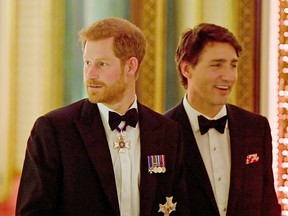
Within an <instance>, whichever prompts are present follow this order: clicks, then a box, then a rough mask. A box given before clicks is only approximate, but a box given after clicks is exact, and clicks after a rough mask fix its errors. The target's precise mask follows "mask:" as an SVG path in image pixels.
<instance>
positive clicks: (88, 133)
mask: <svg viewBox="0 0 288 216" xmlns="http://www.w3.org/2000/svg"><path fill="white" fill-rule="evenodd" d="M75 124H76V126H77V128H78V130H79V133H80V135H81V137H82V139H83V142H84V143H85V146H86V149H87V152H88V155H89V157H90V160H91V161H92V164H93V166H94V168H95V170H96V172H97V174H98V177H99V179H100V181H101V184H102V187H103V189H104V192H105V194H106V195H107V197H108V199H109V201H110V203H111V206H112V207H113V209H114V211H115V215H119V204H118V197H117V190H116V184H115V178H114V171H113V165H112V160H111V155H110V150H109V147H108V143H107V139H106V136H105V130H104V127H103V124H102V120H101V117H100V113H99V110H98V106H97V105H96V104H91V103H90V102H88V101H85V103H84V105H83V109H82V115H81V119H80V121H78V120H75Z"/></svg>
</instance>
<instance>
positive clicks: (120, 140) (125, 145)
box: [114, 131, 130, 153]
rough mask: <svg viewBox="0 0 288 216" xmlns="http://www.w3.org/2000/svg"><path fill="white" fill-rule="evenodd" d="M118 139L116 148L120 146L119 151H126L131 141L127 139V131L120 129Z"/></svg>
mask: <svg viewBox="0 0 288 216" xmlns="http://www.w3.org/2000/svg"><path fill="white" fill-rule="evenodd" d="M117 138H118V141H114V149H117V148H119V151H118V152H119V153H124V152H125V151H124V148H127V149H129V148H130V145H129V143H130V142H129V141H125V133H124V132H123V131H120V133H119V135H118V136H117Z"/></svg>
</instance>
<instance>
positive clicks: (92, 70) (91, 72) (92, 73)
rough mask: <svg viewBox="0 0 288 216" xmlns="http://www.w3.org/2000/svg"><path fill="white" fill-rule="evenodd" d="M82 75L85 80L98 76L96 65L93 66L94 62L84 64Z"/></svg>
mask: <svg viewBox="0 0 288 216" xmlns="http://www.w3.org/2000/svg"><path fill="white" fill-rule="evenodd" d="M84 77H85V80H89V79H98V78H99V74H98V71H97V67H96V66H95V64H91V65H90V66H89V67H88V66H86V67H85V66H84Z"/></svg>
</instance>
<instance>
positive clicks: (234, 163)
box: [227, 105, 249, 215]
mask: <svg viewBox="0 0 288 216" xmlns="http://www.w3.org/2000/svg"><path fill="white" fill-rule="evenodd" d="M227 114H228V126H229V134H230V146H231V177H230V191H229V201H228V211H227V215H233V212H234V209H235V204H236V202H237V199H238V195H239V194H240V190H241V182H242V176H243V175H242V171H243V170H244V166H245V161H246V152H247V144H246V143H247V142H246V141H245V139H247V137H246V135H245V131H244V128H245V125H242V124H244V123H243V117H242V116H239V115H238V112H234V109H233V107H232V106H231V105H227ZM248 139H249V137H248Z"/></svg>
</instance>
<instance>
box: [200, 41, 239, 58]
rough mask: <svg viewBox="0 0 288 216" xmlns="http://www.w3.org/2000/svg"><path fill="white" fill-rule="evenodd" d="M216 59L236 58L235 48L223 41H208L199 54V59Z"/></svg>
mask: <svg viewBox="0 0 288 216" xmlns="http://www.w3.org/2000/svg"><path fill="white" fill-rule="evenodd" d="M204 59H205V60H207V61H209V60H216V59H224V60H227V61H233V60H237V59H238V57H237V53H236V50H235V48H234V47H233V46H232V45H231V44H229V43H223V42H208V43H207V44H206V45H205V46H204V48H203V50H202V52H201V54H200V56H199V60H204Z"/></svg>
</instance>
